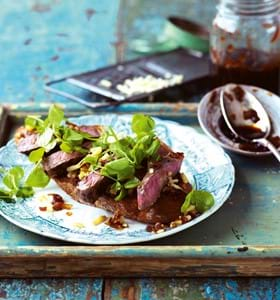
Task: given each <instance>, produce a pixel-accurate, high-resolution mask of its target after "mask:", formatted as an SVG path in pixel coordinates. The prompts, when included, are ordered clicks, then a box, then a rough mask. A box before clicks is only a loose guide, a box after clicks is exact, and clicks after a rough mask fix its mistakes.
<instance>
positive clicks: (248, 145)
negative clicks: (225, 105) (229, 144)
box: [218, 117, 280, 152]
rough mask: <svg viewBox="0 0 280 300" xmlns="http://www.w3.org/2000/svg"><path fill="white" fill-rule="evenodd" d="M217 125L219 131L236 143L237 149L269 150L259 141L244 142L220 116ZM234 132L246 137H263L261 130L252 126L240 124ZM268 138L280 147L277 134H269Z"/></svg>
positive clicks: (251, 150)
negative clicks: (234, 132)
mask: <svg viewBox="0 0 280 300" xmlns="http://www.w3.org/2000/svg"><path fill="white" fill-rule="evenodd" d="M218 126H219V127H220V130H221V132H222V133H223V134H224V135H225V136H226V137H227V138H229V139H230V140H232V141H233V142H234V143H237V144H238V147H239V149H241V150H244V151H250V152H268V151H269V150H268V149H267V148H266V147H264V146H263V145H261V144H260V143H254V142H245V141H244V140H242V139H240V138H238V137H237V136H235V135H234V134H233V133H232V132H231V130H230V129H229V128H228V127H227V125H226V123H225V121H224V119H223V118H222V117H221V118H220V120H219V124H218ZM235 130H236V132H237V133H239V134H240V135H242V136H244V137H247V138H252V136H253V138H260V137H263V132H262V131H261V130H260V129H259V128H256V127H254V126H240V127H238V128H235ZM268 140H269V141H270V142H271V143H272V144H273V145H274V146H275V147H276V148H280V137H279V136H270V137H268Z"/></svg>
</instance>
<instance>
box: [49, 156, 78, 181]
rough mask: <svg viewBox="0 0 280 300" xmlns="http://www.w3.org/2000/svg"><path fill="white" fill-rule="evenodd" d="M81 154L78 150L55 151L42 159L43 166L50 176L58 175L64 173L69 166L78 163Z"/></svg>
mask: <svg viewBox="0 0 280 300" xmlns="http://www.w3.org/2000/svg"><path fill="white" fill-rule="evenodd" d="M83 156H84V155H83V154H82V153H80V152H72V153H66V152H63V151H57V152H54V153H52V154H50V155H49V156H47V157H46V158H44V159H43V168H44V170H45V171H46V172H47V174H48V175H49V176H50V177H55V176H60V175H62V174H64V173H66V169H67V168H68V167H69V166H71V165H74V164H76V163H78V162H79V161H80V160H81V159H82V158H83Z"/></svg>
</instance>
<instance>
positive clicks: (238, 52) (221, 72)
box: [211, 45, 280, 94]
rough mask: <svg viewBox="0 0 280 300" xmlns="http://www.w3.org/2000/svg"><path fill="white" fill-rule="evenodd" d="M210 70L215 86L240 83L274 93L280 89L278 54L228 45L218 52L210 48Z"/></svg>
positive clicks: (279, 56) (279, 61)
mask: <svg viewBox="0 0 280 300" xmlns="http://www.w3.org/2000/svg"><path fill="white" fill-rule="evenodd" d="M211 58H212V66H211V69H212V70H211V71H212V73H213V75H215V78H216V82H215V84H216V85H217V86H219V85H224V84H227V83H240V84H248V85H254V86H258V87H262V88H264V89H267V90H269V91H272V92H274V93H276V94H279V90H280V55H276V54H275V55H272V54H268V53H265V52H261V51H256V50H253V49H235V48H234V47H233V46H232V45H229V46H228V47H227V49H226V50H225V51H223V52H222V53H219V52H218V51H216V50H215V49H211Z"/></svg>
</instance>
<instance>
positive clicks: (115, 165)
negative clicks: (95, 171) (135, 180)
mask: <svg viewBox="0 0 280 300" xmlns="http://www.w3.org/2000/svg"><path fill="white" fill-rule="evenodd" d="M134 172H135V168H134V165H133V164H132V163H131V162H130V160H129V159H127V158H120V159H117V160H113V161H111V162H109V163H107V164H106V165H105V166H104V167H103V168H102V169H101V174H102V175H104V176H108V175H109V176H111V177H114V178H116V179H117V180H119V181H122V180H126V179H130V178H132V177H133V176H134Z"/></svg>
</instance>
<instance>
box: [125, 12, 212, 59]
mask: <svg viewBox="0 0 280 300" xmlns="http://www.w3.org/2000/svg"><path fill="white" fill-rule="evenodd" d="M148 35H149V33H147V37H146V36H143V37H139V38H136V39H133V40H131V42H130V44H129V46H130V48H131V49H132V50H134V51H137V52H140V53H154V52H166V51H170V50H174V49H176V48H178V47H184V48H188V49H191V50H197V51H201V52H204V53H207V52H208V51H209V31H208V29H207V28H206V27H204V26H203V25H199V24H197V23H195V22H193V21H190V20H186V19H183V18H180V17H175V16H170V17H169V18H168V19H167V20H164V24H163V26H162V33H161V34H157V35H154V36H153V38H150V37H149V36H148Z"/></svg>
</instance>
